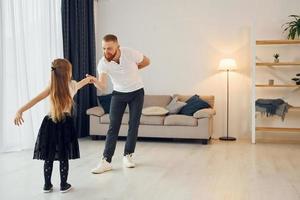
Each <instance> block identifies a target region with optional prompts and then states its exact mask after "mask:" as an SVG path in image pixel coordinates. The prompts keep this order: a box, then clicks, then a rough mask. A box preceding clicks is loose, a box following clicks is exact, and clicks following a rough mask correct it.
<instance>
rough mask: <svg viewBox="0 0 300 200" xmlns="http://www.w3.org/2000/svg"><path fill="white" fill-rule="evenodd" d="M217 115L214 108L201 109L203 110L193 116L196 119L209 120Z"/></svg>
mask: <svg viewBox="0 0 300 200" xmlns="http://www.w3.org/2000/svg"><path fill="white" fill-rule="evenodd" d="M215 114H216V111H215V110H214V109H212V108H204V109H201V110H198V111H197V112H195V113H194V114H193V117H195V118H198V119H200V118H209V117H212V116H213V115H215Z"/></svg>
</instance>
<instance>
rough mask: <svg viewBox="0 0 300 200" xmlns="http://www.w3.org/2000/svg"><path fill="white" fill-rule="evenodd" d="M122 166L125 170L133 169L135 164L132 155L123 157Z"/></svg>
mask: <svg viewBox="0 0 300 200" xmlns="http://www.w3.org/2000/svg"><path fill="white" fill-rule="evenodd" d="M123 164H124V166H125V167H127V168H134V167H135V163H134V162H133V158H132V154H128V155H126V156H124V157H123Z"/></svg>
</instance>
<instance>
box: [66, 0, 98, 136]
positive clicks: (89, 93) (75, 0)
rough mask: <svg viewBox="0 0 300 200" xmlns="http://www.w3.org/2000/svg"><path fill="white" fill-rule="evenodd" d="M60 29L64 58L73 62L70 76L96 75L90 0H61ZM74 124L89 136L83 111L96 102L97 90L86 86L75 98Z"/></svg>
mask: <svg viewBox="0 0 300 200" xmlns="http://www.w3.org/2000/svg"><path fill="white" fill-rule="evenodd" d="M61 9H62V26H63V27H62V30H63V48H64V57H65V58H67V59H68V60H70V62H71V63H72V65H73V79H75V80H77V81H79V80H81V79H83V78H84V77H85V74H91V75H94V76H95V75H96V58H95V51H96V50H95V28H94V1H93V0H62V7H61ZM74 100H75V109H74V115H75V124H76V126H77V130H78V136H79V137H84V136H87V135H89V121H88V116H87V115H86V114H85V113H86V110H87V109H88V108H91V107H93V106H95V105H96V104H97V99H96V89H95V87H94V86H93V85H88V86H85V87H84V88H82V89H81V90H80V91H78V93H77V95H76V97H75V99H74Z"/></svg>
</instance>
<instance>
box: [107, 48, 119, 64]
mask: <svg viewBox="0 0 300 200" xmlns="http://www.w3.org/2000/svg"><path fill="white" fill-rule="evenodd" d="M117 52H118V50H116V52H115V53H114V54H109V55H106V54H104V57H105V59H106V60H107V61H108V62H110V61H112V60H113V59H114V57H115V56H116V55H117Z"/></svg>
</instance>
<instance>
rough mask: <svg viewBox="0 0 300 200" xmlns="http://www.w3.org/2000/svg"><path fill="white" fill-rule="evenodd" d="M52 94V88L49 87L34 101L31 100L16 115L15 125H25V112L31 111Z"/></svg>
mask: <svg viewBox="0 0 300 200" xmlns="http://www.w3.org/2000/svg"><path fill="white" fill-rule="evenodd" d="M49 94H50V87H47V88H46V89H45V90H43V91H42V92H41V93H40V94H39V95H37V96H36V97H34V98H33V99H32V100H30V101H29V102H28V103H27V104H25V105H24V106H22V107H21V108H20V109H19V110H18V111H17V113H16V116H15V119H14V123H15V125H18V126H19V125H22V123H24V119H23V117H22V114H23V112H25V111H26V110H28V109H30V108H31V107H32V106H34V105H35V104H37V103H38V102H40V101H41V100H43V99H45V98H46V97H47V96H48V95H49Z"/></svg>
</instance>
